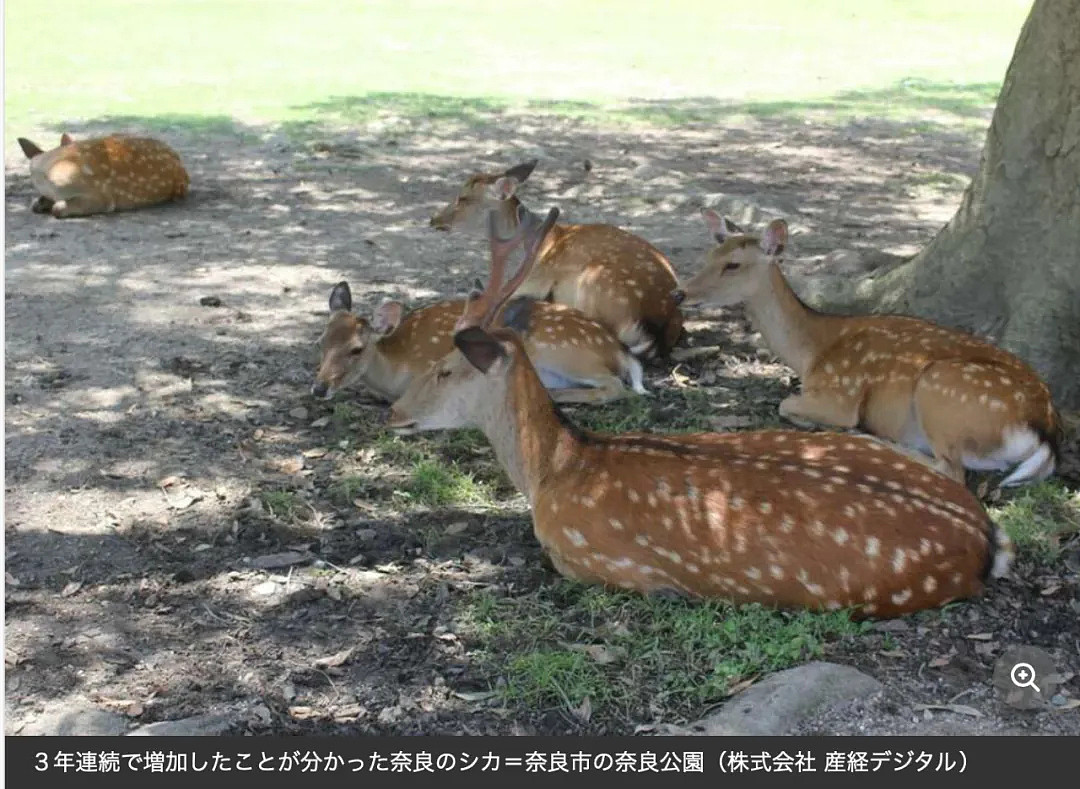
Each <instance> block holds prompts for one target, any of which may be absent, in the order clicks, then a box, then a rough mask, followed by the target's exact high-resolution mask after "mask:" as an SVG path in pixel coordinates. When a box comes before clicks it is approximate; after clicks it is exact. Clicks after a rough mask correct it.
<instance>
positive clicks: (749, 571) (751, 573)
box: [743, 567, 761, 581]
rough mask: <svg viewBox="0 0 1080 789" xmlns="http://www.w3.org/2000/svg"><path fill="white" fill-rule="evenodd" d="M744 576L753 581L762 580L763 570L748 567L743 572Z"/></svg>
mask: <svg viewBox="0 0 1080 789" xmlns="http://www.w3.org/2000/svg"><path fill="white" fill-rule="evenodd" d="M743 575H745V576H746V577H747V578H749V579H750V580H751V581H760V580H761V570H759V569H758V568H757V567H747V568H746V569H745V570H743Z"/></svg>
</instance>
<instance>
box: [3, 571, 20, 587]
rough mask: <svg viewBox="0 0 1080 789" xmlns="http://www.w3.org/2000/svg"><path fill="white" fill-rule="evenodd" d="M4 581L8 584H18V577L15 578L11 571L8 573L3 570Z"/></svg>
mask: <svg viewBox="0 0 1080 789" xmlns="http://www.w3.org/2000/svg"><path fill="white" fill-rule="evenodd" d="M4 582H5V583H6V584H7V585H8V586H18V585H19V579H18V578H16V577H15V576H14V575H12V574H11V573H8V572H5V573H4Z"/></svg>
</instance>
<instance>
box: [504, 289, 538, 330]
mask: <svg viewBox="0 0 1080 789" xmlns="http://www.w3.org/2000/svg"><path fill="white" fill-rule="evenodd" d="M535 303H536V299H533V298H531V297H529V296H518V297H517V298H515V299H511V301H510V303H509V304H507V305H506V307H505V308H504V309H503V312H502V325H503V326H505V327H506V328H508V329H513V330H514V331H516V332H517V333H518V334H521V335H524V334H525V333H526V332H527V331H528V330H529V323H530V322H531V320H532V311H533V305H534V304H535Z"/></svg>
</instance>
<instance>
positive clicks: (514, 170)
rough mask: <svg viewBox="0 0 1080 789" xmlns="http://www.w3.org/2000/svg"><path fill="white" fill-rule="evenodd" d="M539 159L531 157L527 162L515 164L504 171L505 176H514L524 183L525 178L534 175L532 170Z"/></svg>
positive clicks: (516, 179)
mask: <svg viewBox="0 0 1080 789" xmlns="http://www.w3.org/2000/svg"><path fill="white" fill-rule="evenodd" d="M539 161H540V160H539V159H529V160H528V161H527V162H522V163H521V164H515V165H514V166H513V167H511V168H510V169H509V170H507V171H506V172H505V173H503V177H504V178H513V179H514V180H515V181H517V182H518V183H519V184H520V183H524V182H525V179H527V178H528V177H529V176H530V175H532V171H533V170H535V169H536V164H537V162H539Z"/></svg>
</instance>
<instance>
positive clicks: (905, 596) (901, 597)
mask: <svg viewBox="0 0 1080 789" xmlns="http://www.w3.org/2000/svg"><path fill="white" fill-rule="evenodd" d="M910 599H911V590H910V589H905V590H904V591H902V592H897V593H896V594H894V595H893V596H892V601H893V603H895V604H896V605H903V604H904V603H906V602H907V601H908V600H910Z"/></svg>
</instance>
